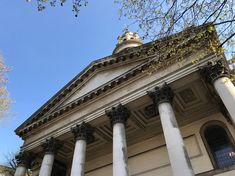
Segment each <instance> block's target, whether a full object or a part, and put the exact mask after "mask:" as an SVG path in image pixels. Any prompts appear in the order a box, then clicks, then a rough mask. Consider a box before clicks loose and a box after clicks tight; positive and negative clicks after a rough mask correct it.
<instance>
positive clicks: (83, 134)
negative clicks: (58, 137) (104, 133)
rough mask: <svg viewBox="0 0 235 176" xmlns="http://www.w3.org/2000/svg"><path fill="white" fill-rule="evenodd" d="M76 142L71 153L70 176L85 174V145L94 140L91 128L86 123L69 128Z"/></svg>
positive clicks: (82, 175)
mask: <svg viewBox="0 0 235 176" xmlns="http://www.w3.org/2000/svg"><path fill="white" fill-rule="evenodd" d="M71 131H72V133H73V134H74V137H75V140H76V143H75V149H74V154H73V163H72V168H71V176H84V175H85V174H84V173H85V158H86V145H87V143H91V142H93V141H94V136H93V131H94V130H93V128H92V127H91V126H90V125H89V124H86V123H84V122H83V123H81V124H80V125H76V126H75V127H73V128H71Z"/></svg>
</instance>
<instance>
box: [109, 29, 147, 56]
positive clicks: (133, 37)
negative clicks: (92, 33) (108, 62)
mask: <svg viewBox="0 0 235 176" xmlns="http://www.w3.org/2000/svg"><path fill="white" fill-rule="evenodd" d="M142 44H143V42H142V40H141V39H140V37H139V35H138V34H137V33H136V32H129V31H128V30H127V29H126V30H125V32H124V34H123V35H122V36H119V37H118V43H117V45H116V47H115V49H114V50H113V54H116V53H118V52H120V51H122V50H124V49H125V48H131V47H136V46H140V45H142Z"/></svg>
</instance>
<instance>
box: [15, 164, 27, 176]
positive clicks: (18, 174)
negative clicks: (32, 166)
mask: <svg viewBox="0 0 235 176" xmlns="http://www.w3.org/2000/svg"><path fill="white" fill-rule="evenodd" d="M25 173H26V167H25V166H18V167H17V168H16V171H15V174H14V176H25Z"/></svg>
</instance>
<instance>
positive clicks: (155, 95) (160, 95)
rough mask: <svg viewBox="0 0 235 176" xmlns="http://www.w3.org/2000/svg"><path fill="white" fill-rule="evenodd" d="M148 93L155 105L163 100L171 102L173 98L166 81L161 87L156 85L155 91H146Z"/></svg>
mask: <svg viewBox="0 0 235 176" xmlns="http://www.w3.org/2000/svg"><path fill="white" fill-rule="evenodd" d="M148 94H149V96H150V98H151V99H152V100H153V103H154V104H155V105H158V104H160V103H163V102H170V103H171V102H172V101H173V98H174V92H173V91H172V89H171V88H170V87H169V86H168V84H166V83H164V84H163V85H162V86H161V87H156V88H155V91H152V92H148Z"/></svg>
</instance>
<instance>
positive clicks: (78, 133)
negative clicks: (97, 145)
mask: <svg viewBox="0 0 235 176" xmlns="http://www.w3.org/2000/svg"><path fill="white" fill-rule="evenodd" d="M71 132H72V133H73V134H74V137H75V140H86V142H87V143H91V142H93V141H94V136H93V132H94V129H93V127H92V126H91V125H89V124H87V123H85V122H82V123H81V124H79V125H76V126H75V127H72V128H71Z"/></svg>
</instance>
